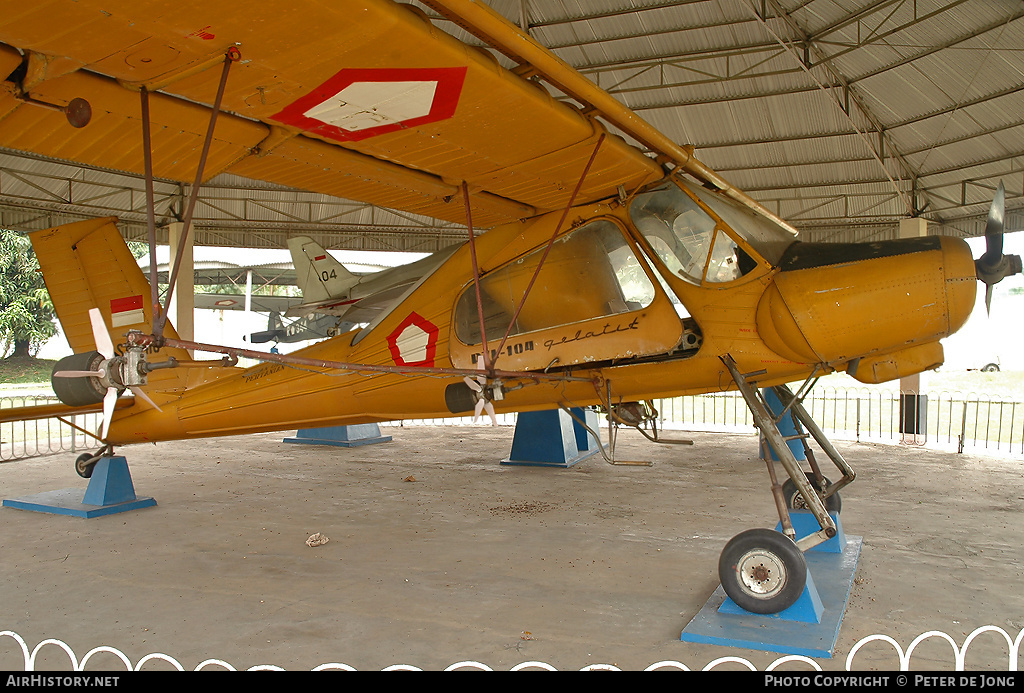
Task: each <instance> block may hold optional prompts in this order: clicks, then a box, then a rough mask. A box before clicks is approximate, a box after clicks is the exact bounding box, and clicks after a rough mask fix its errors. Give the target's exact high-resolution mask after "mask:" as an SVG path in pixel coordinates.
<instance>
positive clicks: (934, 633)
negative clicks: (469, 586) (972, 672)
mask: <svg viewBox="0 0 1024 693" xmlns="http://www.w3.org/2000/svg"><path fill="white" fill-rule="evenodd" d="M982 633H999V634H1000V635H1002V636H1003V638H1004V639H1005V640H1006V645H1007V648H1008V652H1007V665H1008V670H1009V671H1017V660H1018V658H1019V653H1020V646H1021V642H1022V641H1024V629H1021V631H1020V632H1019V633H1018V634H1017V637H1016V638H1013V637H1011V636H1010V634H1009V633H1007V632H1006V631H1005V630H1003V629H1002V628H1000V627H999V626H981V627H979V628H975V629H974V630H973V631H971V634H970V635H968V636H967V638H966V639H965V640H964V643H963V646H959V645H957V643H956V641H955V640H954V639H953V638H952V637H950V636H949V635H947V634H946V633H944V632H942V631H940V630H930V631H928V632H927V633H922V634H921V635H919V636H917V637H916V638H914V640H913V641H912V642H911V643H910V646H909V647H908V648H907V649H906V650H904V649H903V647H902V646H900V644H899V643H898V642H896V640H895V639H893V638H891V637H890V636H888V635H880V634H875V635H869V636H867V637H866V638H861V639H860V640H859V641H857V644H856V645H854V646H853V648H852V649H851V650H850V654H849V655H847V657H846V670H847V671H852V670H853V669H852V667H853V663H854V657H856V655H857V653H858V652H859V651H860V649H861V648H862V647H864V646H865V645H867V644H868V643H871V642H874V641H876V640H880V641H882V642H886V643H889V644H890V645H892V647H893V649H895V651H896V653H897V654H898V655H899V659H900V671H909V670H910V658H911V656H912V655H913V653H914V649H915V648H916V647H917V646H918V645H920V644H921V643H922V642H923V641H925V640H927V639H928V638H942V639H944V640H946V642H948V643H949V645H950V647H951V648H952V651H953V665H954V669H955V671H963V670H964V660H965V659H966V657H967V649H968V648H969V647H970V645H971V643H972V642H973V641H974V639H975V638H976V637H978V636H979V635H981V634H982ZM4 636H7V637H10V638H13V639H14V641H15V642H17V643H18V645H20V646H21V652H22V654H23V655H24V657H25V671H35V660H36V655H37V654H38V653H39V650H41V649H42V648H43V647H45V646H46V645H56V646H57V647H59V648H61V649H62V650H64V652H65V653H67V655H68V657H69V658H70V660H71V664H72V665H73V668H74V671H85V665H86V664H87V663H88V662H89V659H90V658H91V657H92V656H93V655H95V654H98V653H100V652H107V653H110V654H113V655H114V656H116V657H117V658H118V659H120V660H121V661H122V662H123V663H124V665H125V669H126V670H127V671H139V670H141V669H142V667H143V666H144V665H145V664H146V663H148V662H150V661H153V660H162V661H164V662H167V663H169V664H170V665H171V666H173V667H174V668H175V669H177V670H178V671H185V667H183V666H182V665H181V663H180V662H179V661H178V660H177V659H175V658H174V657H171V656H170V655H166V654H164V653H162V652H152V653H150V654H148V655H146V656H145V657H143V658H142V659H140V660H139V661H138V662H137V663H136V664H135V665H134V666H132V662H131V659H129V658H128V657H127V656H126V655H125V654H124V653H123V652H121V651H120V650H118V649H117V648H116V647H110V646H108V645H100V646H99V647H94V648H93V649H91V650H89V651H88V652H86V653H85V656H84V657H82V659H81V661H79V659H78V657H77V656H76V655H75V652H74V650H72V649H71V647H70V646H68V644H67V643H65V642H64V641H62V640H57V639H56V638H47V639H46V640H43V641H42V642H40V643H39V644H38V645H36V646H35V647H34V648H32V650H31V652H30V651H29V648H28V643H26V642H25V639H24V638H22V637H21V636H20V635H18V634H17V633H15V632H14V631H11V630H4V631H0V638H3V637H4ZM789 662H802V663H804V664H808V665H810V666H811V667H813V668H814V669H815V670H816V671H822V668H821V667H820V666H819V665H818V663H817V662H816V661H815V660H813V659H811V658H810V657H804V656H803V655H786V656H785V657H779V658H778V659H776V660H775V661H773V662H772V663H771V664H769V665H768V667H767V668H766V669H765V671H774V670H775V668H776V667H778V666H781V665H782V664H787V663H789ZM726 663H730V664H740V665H742V666H746V667H747V668H748V669H750V670H751V671H757V667H755V666H754V665H753V664H752V663H751V662H750V661H749V660H747V659H744V658H743V657H719V658H718V659H714V660H712V661H710V662H708V664H707V665H706V666H704V668H703V669H701V671H710V670H712V669H714V668H715V667H717V666H718V665H720V664H726ZM207 667H222V668H224V669H227V670H228V671H237V670H236V669H235V668H234V667H233V666H231V665H230V664H229V663H227V662H225V661H224V660H222V659H207V660H204V661H202V662H200V663H199V665H198V666H197V667H196V668H195V671H201V670H202V669H205V668H207ZM458 669H477V670H480V671H494V670H493V669H492V668H491V667H489V666H487V665H486V664H483V663H481V662H476V661H472V660H465V661H461V662H455V663H454V664H451V665H449V666H448V667H446V668H445V671H455V670H458ZM526 669H542V670H546V671H556V669H555V668H554V667H553V666H551V665H550V664H547V663H545V662H538V661H528V662H522V663H521V664H517V665H515V666H514V667H512V669H511V670H512V671H523V670H526ZM658 669H679V670H681V671H690V668H689V667H688V666H686V665H685V664H683V663H682V662H677V661H674V660H663V661H660V662H655V663H654V664H651V665H650V666H648V667H647V668H646V669H645V670H644V671H655V670H658ZM328 670H341V671H356V669H355V668H354V667H351V666H349V665H348V664H342V663H339V662H330V663H327V664H321V665H320V666H318V667H316V668H314V669H313V671H328ZM247 671H283V669H281V667H278V666H274V665H272V664H260V665H257V666H254V667H250V668H249V669H248V670H247ZM383 671H422V670H421V669H420V668H419V667H415V666H412V665H409V664H393V665H391V666H389V667H386V668H385V669H384V670H383ZM581 671H620V669H619V668H618V667H616V666H614V665H612V664H590V665H587V666H585V667H583V669H581Z"/></svg>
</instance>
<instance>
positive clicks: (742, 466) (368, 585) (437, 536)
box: [0, 427, 1024, 671]
mask: <svg viewBox="0 0 1024 693" xmlns="http://www.w3.org/2000/svg"><path fill="white" fill-rule="evenodd" d="M384 432H385V433H387V434H391V435H393V436H394V440H393V441H392V442H390V443H385V444H379V445H373V446H366V447H360V448H352V449H343V448H332V447H313V446H305V445H289V444H285V443H283V442H282V438H283V437H285V435H291V433H284V434H266V435H257V436H250V437H239V438H223V439H215V440H206V441H195V442H181V443H168V444H160V445H159V446H153V445H148V446H147V445H138V446H130V447H126V448H123V449H121V450H119V453H120V454H124V455H125V456H126V457H127V458H128V461H129V464H130V465H131V471H132V474H133V476H134V479H135V487H136V490H137V491H138V493H139V494H140V495H151V496H154V497H155V498H156V499H157V502H158V506H157V507H154V508H149V509H144V510H139V511H135V512H132V513H127V514H123V515H113V516H108V517H102V518H96V519H89V520H85V519H78V518H73V517H66V516H57V515H47V514H38V513H32V512H26V511H23V510H16V509H12V508H0V556H2V561H0V590H2V593H0V594H2V598H0V631H4V630H8V631H13V632H15V633H17V634H18V635H20V636H21V637H22V638H23V639H24V640H25V642H26V643H27V645H28V648H29V649H30V650H31V649H32V648H34V647H35V646H36V645H38V644H39V643H41V642H43V641H44V640H45V639H47V638H55V639H59V640H61V641H63V642H64V643H66V644H67V645H69V646H70V647H71V648H72V650H73V651H74V653H75V654H76V656H77V657H78V658H82V657H83V656H84V655H85V654H86V653H87V652H89V651H90V650H91V649H93V648H96V647H100V646H109V647H113V648H117V649H118V650H120V651H121V652H123V653H124V654H125V655H126V656H127V657H128V658H129V660H130V661H131V662H132V663H133V664H135V663H137V662H138V661H139V660H140V659H142V658H143V657H145V656H146V655H148V654H151V653H162V654H165V655H168V656H170V657H173V658H174V659H175V660H177V661H178V662H180V663H181V665H182V666H183V667H185V668H186V669H192V668H195V667H196V666H197V665H199V664H200V663H201V662H203V661H204V660H207V659H211V658H213V659H217V660H222V661H224V662H227V663H228V664H230V665H231V666H233V667H235V668H237V669H246V668H250V667H253V666H257V665H275V666H279V667H283V668H286V669H310V668H313V667H316V666H318V665H321V664H325V663H332V662H333V663H343V664H346V665H348V666H351V667H354V668H356V669H361V670H379V669H382V668H385V667H388V666H391V665H401V664H404V665H410V666H414V667H417V668H421V669H441V668H445V667H447V666H449V665H451V664H454V663H456V662H461V661H465V660H474V661H478V662H481V663H483V664H484V665H486V666H488V667H491V668H493V669H498V670H507V669H510V668H512V667H514V666H516V665H518V664H521V663H523V662H530V661H540V662H544V663H546V664H548V665H550V666H552V667H554V668H557V669H562V670H566V669H568V670H577V669H581V668H583V667H586V666H588V665H593V664H610V665H614V666H616V667H618V668H622V669H642V668H645V667H647V666H649V665H651V664H654V663H656V662H660V661H663V660H672V661H676V662H680V663H682V664H683V665H685V666H686V667H688V668H690V669H701V668H703V667H705V666H707V665H708V664H709V663H710V662H713V661H714V660H716V659H718V658H721V657H742V658H743V659H745V660H747V662H749V663H750V664H751V665H753V666H754V667H757V668H758V669H764V668H766V667H768V666H769V665H770V664H771V663H772V662H774V661H775V660H776V659H777V658H779V657H780V656H781V655H778V654H774V653H769V652H761V651H756V650H748V649H739V648H732V647H723V646H714V645H699V644H690V643H683V642H680V640H679V635H680V631H681V630H682V629H683V628H684V627H685V626H686V624H687V623H688V622H689V620H690V619H691V618H692V617H693V616H694V615H696V613H697V612H698V611H699V610H700V608H701V607H702V606H703V604H704V603H705V602H706V601H707V599H708V598H709V596H710V595H711V594H712V592H713V591H714V590H715V588H716V587H717V586H718V580H717V577H716V575H717V562H718V554H719V552H720V551H721V549H722V547H723V546H724V544H725V543H726V541H728V539H729V538H730V537H731V536H732V535H734V534H736V533H738V532H739V531H742V530H744V529H749V528H752V527H772V526H774V524H775V521H776V516H775V511H774V505H773V503H772V500H771V497H770V493H769V491H768V488H767V474H766V472H765V469H764V465H763V463H762V462H760V461H759V460H758V459H757V457H756V437H755V436H753V435H727V434H710V433H687V434H685V435H686V436H687V437H690V438H693V439H694V440H695V445H694V446H693V447H678V446H665V445H661V446H659V445H654V444H651V443H648V442H646V441H645V440H643V439H642V438H641V437H640V436H639V435H637V434H635V433H634V432H632V431H627V432H623V433H622V434H621V435H620V441H619V451H618V452H619V457H620V459H634V460H641V459H642V460H650V461H651V462H653V466H650V467H612V466H609V465H608V464H607V463H605V462H604V461H603V459H602V458H601V457H600V456H595V457H591V458H589V459H588V460H585V461H583V462H581V463H579V464H577V465H576V466H574V467H572V468H570V469H549V468H529V467H510V466H501V465H499V464H498V461H499V460H501V459H502V458H503V457H507V456H508V454H509V450H510V446H511V440H512V429H511V428H490V427H463V428H455V427H436V428H429V427H415V428H414V427H410V428H394V429H393V428H388V429H385V431H384ZM837 447H838V448H839V449H840V451H841V452H842V453H843V455H844V456H845V457H846V459H847V460H848V461H849V462H850V463H851V464H852V465H854V467H855V469H857V471H858V473H859V478H858V480H857V482H856V483H854V484H853V485H852V486H851V487H849V488H848V489H846V490H845V491H844V492H843V516H842V517H843V524H844V527H845V530H846V533H847V534H848V535H855V536H863V538H864V540H863V550H862V554H861V557H860V562H859V565H858V568H857V572H856V580H855V584H854V586H853V590H852V594H851V597H850V602H849V606H848V609H847V612H846V616H845V618H844V621H843V623H842V627H841V630H840V632H839V640H838V643H837V646H836V650H835V654H834V656H833V657H832V658H831V659H827V658H822V659H816V660H815V661H816V662H817V663H818V665H819V666H820V667H821V668H823V669H840V670H841V669H845V668H846V658H847V656H848V655H849V653H850V651H851V649H852V648H854V647H855V646H856V645H857V643H858V642H859V641H861V640H863V639H864V638H867V637H869V636H871V635H874V634H881V635H885V636H888V637H891V638H893V639H895V641H896V642H897V643H899V644H900V645H901V646H902V648H903V649H906V648H908V647H909V645H910V643H911V642H912V641H913V640H914V639H915V638H916V637H917V636H919V635H921V634H923V633H926V632H929V631H941V632H943V633H946V634H948V636H949V637H951V638H952V639H953V641H954V642H955V643H956V645H957V646H962V645H963V643H964V641H965V640H966V639H967V636H968V635H969V634H970V633H971V632H972V631H974V630H975V629H977V628H981V627H984V626H990V625H991V626H998V627H999V628H1001V629H1002V630H1003V631H1005V632H1006V633H1007V634H1008V635H1009V637H1010V638H1011V639H1014V638H1017V636H1018V634H1019V633H1020V632H1021V630H1022V628H1024V595H1022V593H1021V589H1020V586H1021V584H1022V577H1024V560H1022V556H1021V553H1022V551H1021V547H1022V546H1024V520H1022V516H1021V513H1020V510H1021V507H1022V504H1024V474H1022V472H1024V463H1022V462H1021V461H1020V460H1008V459H999V458H987V457H979V456H972V455H966V454H964V455H956V454H952V453H942V452H935V451H929V450H924V449H919V448H907V447H893V446H876V445H868V444H855V443H842V442H840V443H838V444H837ZM72 461H73V455H70V454H67V455H60V456H53V457H48V458H40V459H34V460H28V461H19V462H13V463H7V464H2V465H0V497H2V498H16V497H19V496H23V495H27V494H33V493H37V492H40V491H47V490H52V489H60V488H66V487H71V486H82V488H83V490H84V486H85V481H84V480H82V479H80V478H79V477H78V476H76V475H75V473H74V471H73V470H72ZM316 532H319V533H322V534H324V535H326V536H327V537H329V539H330V541H329V543H327V544H325V545H323V546H319V547H316V548H310V547H309V546H307V545H306V539H307V537H309V536H310V535H312V534H314V533H316ZM1009 651H1010V648H1009V647H1008V645H1007V644H1006V642H1005V640H1004V639H1003V637H1002V636H1000V635H998V634H995V633H986V634H983V635H981V636H979V637H978V638H977V639H976V640H974V641H973V642H972V643H971V645H970V648H969V650H968V652H967V657H966V665H967V668H968V669H983V670H997V671H998V670H1003V671H1005V670H1007V668H1008V662H1009V654H1008V653H1009ZM954 662H955V660H954V654H953V648H952V647H951V645H950V644H949V643H948V642H947V641H946V640H944V639H942V638H939V637H935V638H929V639H927V640H925V641H924V642H923V643H922V644H921V645H919V646H918V647H917V648H916V649H915V650H914V654H913V658H912V659H911V668H913V669H930V670H934V669H943V670H952V669H953V668H954ZM23 666H24V661H23V657H22V654H21V649H20V646H19V645H18V644H17V643H16V641H15V640H14V639H13V638H10V637H0V670H20V669H22V667H23ZM737 666H742V665H735V664H725V665H722V666H720V667H719V668H730V667H737ZM899 667H900V661H899V658H898V656H897V654H896V653H895V650H894V649H893V648H892V646H890V645H888V644H886V643H884V642H877V641H876V642H872V643H871V644H868V645H865V646H864V647H863V648H862V649H860V650H859V651H858V653H857V654H856V657H855V659H854V662H853V666H852V668H853V669H857V670H893V669H898V668H899ZM35 668H36V669H37V670H43V669H68V668H69V659H68V656H67V655H66V654H65V653H64V652H63V651H62V650H60V649H59V648H58V647H56V646H46V647H44V648H43V649H42V650H41V651H40V653H39V655H38V657H37V659H36V663H35ZM89 668H110V669H123V665H122V664H121V663H120V661H119V660H117V659H116V658H115V657H114V655H111V654H103V653H101V654H99V655H96V656H94V657H93V658H92V659H91V660H90V662H89ZM147 668H168V665H167V664H166V663H162V662H160V661H153V662H150V663H149V664H148V665H147ZM785 668H789V669H801V670H803V671H807V670H808V668H809V667H808V665H807V664H806V663H791V664H787V665H785Z"/></svg>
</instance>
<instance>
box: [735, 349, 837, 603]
mask: <svg viewBox="0 0 1024 693" xmlns="http://www.w3.org/2000/svg"><path fill="white" fill-rule="evenodd" d="M722 361H723V363H725V365H726V367H727V368H728V369H729V372H730V374H731V375H732V378H733V381H734V382H735V383H736V385H737V387H738V388H739V391H740V394H741V395H743V399H744V401H745V402H746V403H747V406H748V407H749V408H750V412H751V414H752V415H753V417H754V425H756V426H757V428H758V429H760V431H761V433H762V435H763V436H764V440H765V443H766V445H767V447H770V449H771V450H772V451H774V453H775V456H776V457H777V458H778V460H779V462H780V463H781V464H782V467H783V468H784V469H785V471H786V475H787V476H788V477H789V478H788V479H787V480H786V481H785V482H784V483H783V484H780V483H779V481H778V479H777V477H776V472H775V465H774V462H773V461H772V456H771V455H769V454H765V455H764V457H765V462H766V463H767V465H768V475H769V477H770V478H771V485H772V494H773V496H774V498H775V505H776V508H777V509H778V512H779V521H780V524H781V525H782V533H781V534H780V533H779V532H776V531H774V530H769V529H753V530H747V531H745V532H741V533H740V534H738V535H736V536H735V537H733V538H732V540H730V541H729V543H728V544H726V546H725V550H723V551H722V555H721V557H720V559H719V564H718V573H719V577H720V578H721V580H722V587H723V588H724V589H725V592H726V594H727V595H729V597H730V598H731V599H732V600H733V601H734V602H736V604H737V605H738V606H740V607H741V608H743V609H746V610H747V611H751V612H754V613H759V614H771V613H778V612H779V611H783V610H785V609H787V608H789V607H790V606H792V605H793V604H794V603H795V602H796V600H797V599H798V598H799V597H800V594H801V593H802V592H803V589H804V584H805V581H806V577H807V564H806V561H805V560H804V556H803V552H804V551H807V550H808V549H810V548H813V547H815V546H817V545H819V544H822V543H824V542H826V541H828V540H829V539H831V538H832V537H834V536H836V533H837V529H836V523H835V521H833V519H832V517H831V516H830V515H829V513H830V512H839V510H840V509H841V507H842V502H841V500H840V498H839V495H838V491H839V489H841V488H843V487H844V486H846V485H847V484H849V483H850V482H852V481H853V480H854V478H855V476H856V475H855V474H854V471H853V469H852V468H851V467H850V465H849V464H847V463H846V460H844V459H843V457H842V455H840V454H839V451H837V450H836V449H835V448H834V447H833V446H832V444H831V443H830V442H829V441H828V439H827V438H826V437H825V434H824V433H823V432H822V430H821V429H820V428H819V427H818V425H817V424H816V423H814V420H813V419H811V417H810V415H809V414H808V413H807V410H806V409H804V407H803V404H802V399H803V396H800V397H797V396H795V395H794V394H793V392H792V391H791V390H790V389H789V388H788V387H786V386H785V385H778V386H775V387H772V388H771V390H772V392H773V394H775V396H776V397H777V398H778V400H779V401H780V402H781V403H782V405H783V407H784V409H783V411H782V412H781V413H780V414H778V415H774V414H773V413H772V412H771V408H770V407H769V406H768V405H767V404H766V403H765V401H764V399H763V397H762V396H761V393H760V392H759V390H758V387H757V383H756V381H754V380H753V378H756V376H757V375H758V374H747V375H744V374H742V373H740V371H739V369H738V368H737V366H736V362H735V361H733V359H732V357H731V356H729V355H728V354H727V355H725V356H723V357H722ZM807 389H809V388H807ZM800 391H801V392H804V388H801V390H800ZM789 412H792V414H793V418H794V423H796V424H797V426H798V428H797V433H798V435H796V436H791V437H788V438H787V437H786V436H785V435H783V433H782V432H781V431H780V430H779V426H778V423H779V421H780V420H782V418H783V417H784V416H785V415H786V414H787V413H789ZM801 425H802V426H803V428H805V429H806V430H807V431H808V434H809V435H810V437H813V438H814V440H815V441H816V442H817V443H818V445H819V446H820V447H821V449H822V450H824V451H825V454H826V455H827V456H828V457H829V459H831V460H832V462H833V463H834V464H835V465H836V467H837V468H838V469H839V471H840V473H841V474H842V478H841V479H840V480H839V481H838V482H836V483H832V482H830V481H829V480H828V479H827V478H826V477H825V476H824V475H822V473H821V470H820V469H819V468H818V465H817V462H816V461H815V459H814V454H813V452H812V451H811V449H810V447H808V445H807V438H808V434H803V433H800V428H799V427H800V426H801ZM794 438H797V439H799V440H801V441H802V442H803V445H804V450H805V452H806V455H807V460H808V463H809V465H810V467H811V471H810V472H805V471H803V470H802V469H801V468H800V463H799V462H798V461H797V459H796V457H795V456H794V454H793V451H792V450H791V449H790V448H789V445H788V443H789V440H791V439H794ZM766 452H767V450H766ZM791 509H806V510H809V511H810V512H811V514H812V515H814V519H815V520H817V522H818V525H819V526H820V527H821V529H820V530H819V531H817V532H812V533H811V534H808V535H807V536H805V537H802V538H800V539H797V537H796V531H795V530H794V529H793V523H792V520H791V519H790V516H789V511H790V510H791Z"/></svg>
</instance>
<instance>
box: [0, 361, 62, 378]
mask: <svg viewBox="0 0 1024 693" xmlns="http://www.w3.org/2000/svg"><path fill="white" fill-rule="evenodd" d="M55 363H57V362H56V361H50V360H47V359H37V358H33V357H31V356H29V357H14V356H12V357H9V358H6V359H2V360H0V385H22V384H45V385H49V384H50V373H51V372H52V371H53V366H54V364H55Z"/></svg>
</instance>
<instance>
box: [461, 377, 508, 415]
mask: <svg viewBox="0 0 1024 693" xmlns="http://www.w3.org/2000/svg"><path fill="white" fill-rule="evenodd" d="M462 380H463V382H465V383H466V386H467V387H468V388H469V389H470V390H472V391H473V392H475V393H476V406H475V407H473V423H476V420H477V419H479V418H480V414H481V412H484V411H486V412H487V414H488V415H489V416H490V417H491V425H493V426H497V425H498V417H497V416H496V415H495V413H494V405H493V404H492V403H491V397H492V396H494V397H495V398H496V399H501V397H500V396H497V393H499V392H500V387H501V386H500V385H497V386H496V387H493V386H489V385H488V383H487V376H486V375H483V374H481V375H474V376H469V375H467V376H465V377H464V378H463V379H462Z"/></svg>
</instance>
